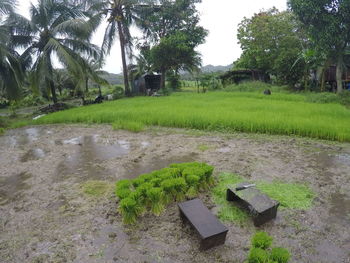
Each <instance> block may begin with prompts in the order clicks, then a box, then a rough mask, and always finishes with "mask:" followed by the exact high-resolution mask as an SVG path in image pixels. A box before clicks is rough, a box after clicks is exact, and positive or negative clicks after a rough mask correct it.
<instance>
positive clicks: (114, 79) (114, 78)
mask: <svg viewBox="0 0 350 263" xmlns="http://www.w3.org/2000/svg"><path fill="white" fill-rule="evenodd" d="M101 77H102V78H104V79H105V80H107V81H108V83H109V84H111V85H123V83H124V81H123V75H122V74H114V73H107V74H103V75H101Z"/></svg>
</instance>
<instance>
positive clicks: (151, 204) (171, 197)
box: [115, 162, 214, 224]
mask: <svg viewBox="0 0 350 263" xmlns="http://www.w3.org/2000/svg"><path fill="white" fill-rule="evenodd" d="M213 170H214V167H212V166H210V165H208V164H206V163H197V162H192V163H181V164H173V165H170V167H168V168H163V169H161V170H157V171H153V172H151V173H148V174H142V175H139V176H138V177H136V178H135V179H131V180H127V179H124V180H120V181H118V182H117V183H116V186H115V195H116V196H117V197H118V198H119V200H120V202H119V211H120V213H121V214H122V216H123V222H124V223H125V224H134V223H136V221H137V218H138V217H140V216H142V214H144V213H145V212H146V211H150V212H151V213H153V214H154V215H156V216H159V215H160V214H161V213H162V212H163V211H164V210H165V208H166V206H167V205H168V204H170V203H172V202H175V201H182V200H184V199H185V198H188V199H191V198H195V197H196V196H198V194H199V192H200V190H206V189H208V187H209V186H210V185H212V183H213V182H214V179H213V177H212V174H213Z"/></svg>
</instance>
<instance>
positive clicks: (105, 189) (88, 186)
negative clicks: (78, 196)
mask: <svg viewBox="0 0 350 263" xmlns="http://www.w3.org/2000/svg"><path fill="white" fill-rule="evenodd" d="M82 189H83V192H84V193H85V194H86V195H89V196H92V197H102V196H105V195H106V194H108V193H109V192H111V191H112V189H113V185H111V184H110V183H108V182H105V181H93V180H91V181H86V182H85V183H83V184H82Z"/></svg>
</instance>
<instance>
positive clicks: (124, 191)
mask: <svg viewBox="0 0 350 263" xmlns="http://www.w3.org/2000/svg"><path fill="white" fill-rule="evenodd" d="M130 194H131V190H130V189H128V188H121V189H116V191H115V195H116V196H117V197H118V198H119V199H120V200H122V199H124V198H127V197H128V196H129V195H130Z"/></svg>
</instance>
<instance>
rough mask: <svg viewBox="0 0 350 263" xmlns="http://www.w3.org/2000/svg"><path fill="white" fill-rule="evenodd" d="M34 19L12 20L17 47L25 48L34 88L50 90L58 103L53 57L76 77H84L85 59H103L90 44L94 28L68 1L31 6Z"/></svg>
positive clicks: (46, 1)
mask: <svg viewBox="0 0 350 263" xmlns="http://www.w3.org/2000/svg"><path fill="white" fill-rule="evenodd" d="M30 17H31V18H30V20H27V19H26V18H24V17H22V16H20V15H17V14H11V15H10V16H9V20H8V24H9V25H10V26H11V32H12V35H13V37H12V39H13V43H14V45H15V46H17V47H22V48H25V51H24V52H23V54H22V55H21V57H22V59H23V61H24V62H25V65H26V66H27V67H28V68H30V70H31V78H30V80H31V85H32V87H33V88H34V89H37V90H40V89H41V87H44V88H48V90H49V91H50V93H51V97H52V100H53V102H54V103H57V96H56V90H55V83H54V81H53V72H54V66H53V57H54V56H56V57H57V58H58V60H59V62H60V63H61V64H62V65H63V66H64V67H65V68H66V69H67V70H68V71H69V72H72V74H73V73H75V72H77V71H79V72H80V73H82V71H83V70H82V69H83V67H84V66H85V65H86V64H85V63H84V60H83V57H82V56H83V55H86V56H92V57H95V58H98V57H99V56H100V50H99V48H98V47H97V46H95V45H93V44H91V43H89V40H90V37H91V34H92V32H93V30H94V27H93V26H92V25H91V24H90V23H88V21H87V18H86V17H85V16H84V14H83V12H82V10H81V9H80V8H79V6H75V5H71V4H70V2H68V1H65V0H39V1H38V4H37V5H36V6H34V5H32V6H31V8H30Z"/></svg>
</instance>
